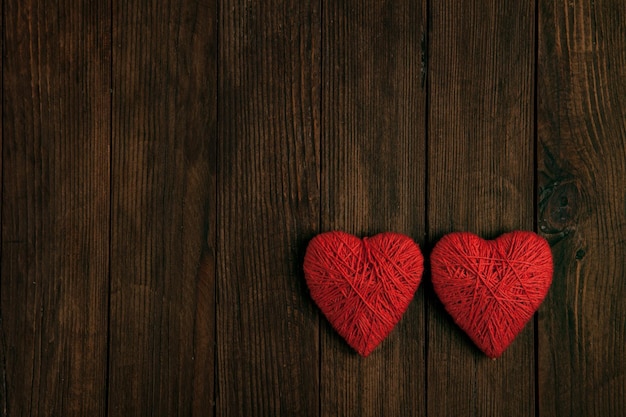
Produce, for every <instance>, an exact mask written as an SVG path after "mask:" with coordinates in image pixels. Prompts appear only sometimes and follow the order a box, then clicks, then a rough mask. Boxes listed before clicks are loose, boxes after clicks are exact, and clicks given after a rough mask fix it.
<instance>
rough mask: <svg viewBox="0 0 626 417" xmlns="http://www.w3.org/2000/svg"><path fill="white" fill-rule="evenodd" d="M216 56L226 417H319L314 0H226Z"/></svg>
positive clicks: (221, 409) (220, 339) (221, 390)
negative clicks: (309, 259) (308, 256)
mask: <svg viewBox="0 0 626 417" xmlns="http://www.w3.org/2000/svg"><path fill="white" fill-rule="evenodd" d="M219 21H220V29H219V30H220V48H219V51H220V52H219V101H220V118H219V128H218V132H219V161H220V162H219V168H220V178H219V186H218V188H219V196H218V202H219V212H218V221H219V230H218V235H219V236H218V244H219V253H218V258H217V261H218V275H217V282H218V291H217V302H218V305H217V329H218V332H217V344H218V346H217V348H218V355H217V360H218V371H219V374H218V389H217V391H218V397H217V414H218V415H220V416H250V415H255V416H278V415H289V416H307V415H309V416H317V415H318V414H319V413H318V408H319V391H318V385H319V362H318V358H319V352H318V349H319V348H318V344H319V340H318V314H317V312H316V311H315V310H314V309H313V303H312V301H311V300H310V297H309V296H308V291H307V290H306V285H305V283H304V277H303V274H302V257H303V256H304V249H305V247H306V244H307V242H308V241H309V240H310V239H311V237H312V236H313V235H314V234H315V233H316V232H317V231H318V230H319V154H320V147H319V120H320V117H319V94H320V90H319V83H320V73H319V50H320V44H319V33H320V28H319V24H320V23H319V21H320V16H319V3H312V2H308V1H300V0H284V1H280V0H274V1H267V2H239V1H224V2H223V3H222V4H221V7H220V18H219Z"/></svg>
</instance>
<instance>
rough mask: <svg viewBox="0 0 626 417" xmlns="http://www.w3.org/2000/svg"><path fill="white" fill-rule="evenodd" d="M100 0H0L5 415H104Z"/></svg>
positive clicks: (103, 36)
mask: <svg viewBox="0 0 626 417" xmlns="http://www.w3.org/2000/svg"><path fill="white" fill-rule="evenodd" d="M70 3H71V4H70ZM109 7H110V3H109V2H107V1H102V2H98V3H92V2H88V1H80V2H67V1H59V2H55V3H51V4H46V5H44V4H42V3H41V2H38V1H29V0H26V1H22V0H20V1H9V0H6V1H4V2H3V12H4V16H3V22H4V24H5V26H4V28H3V29H4V30H3V43H4V50H3V68H2V70H3V71H2V84H3V86H4V88H3V103H2V104H3V109H2V110H3V111H2V133H3V134H2V160H3V162H2V170H3V177H2V182H3V187H2V280H1V287H0V311H1V312H2V313H1V317H0V320H1V329H0V330H1V332H2V333H1V335H0V339H1V343H2V351H3V353H2V363H1V364H0V367H1V368H2V369H0V375H1V377H2V383H1V384H0V385H1V388H2V391H1V392H0V397H1V399H0V403H1V406H2V409H1V410H0V414H1V415H3V416H22V415H31V416H39V415H42V416H43V415H60V416H78V415H89V416H104V415H105V411H106V360H107V355H106V351H107V345H106V343H107V339H106V338H107V299H108V295H107V293H108V273H109V264H108V262H109V240H108V239H109V217H110V216H109V143H110V126H109V119H110V94H109V80H110V69H109V68H110V41H111V39H110V25H109V23H108V22H109V20H108V16H109Z"/></svg>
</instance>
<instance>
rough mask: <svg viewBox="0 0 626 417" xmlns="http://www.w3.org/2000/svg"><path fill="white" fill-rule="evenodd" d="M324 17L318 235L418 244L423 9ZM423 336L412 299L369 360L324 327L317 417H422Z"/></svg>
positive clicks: (344, 6)
mask: <svg viewBox="0 0 626 417" xmlns="http://www.w3.org/2000/svg"><path fill="white" fill-rule="evenodd" d="M322 9H323V11H324V16H323V19H322V22H323V27H322V39H323V40H324V42H323V46H322V51H323V57H322V64H323V65H322V80H323V87H322V168H323V170H322V174H323V175H322V181H321V184H322V219H323V221H322V230H323V231H328V230H337V229H338V230H344V231H346V232H349V233H353V234H356V235H358V236H360V237H362V236H367V235H373V234H376V233H380V232H384V231H395V232H399V233H404V234H406V235H409V236H411V237H412V238H413V239H415V240H416V241H417V242H418V243H423V238H424V232H425V213H426V210H425V202H424V197H425V194H424V186H425V173H426V167H425V135H424V130H425V98H426V94H425V90H424V89H423V88H422V44H423V37H424V33H425V30H426V2H425V1H416V2H401V3H397V2H392V1H386V2H378V1H367V2H359V1H347V2H334V1H328V2H324V4H323V7H322ZM318 314H320V316H321V313H318ZM424 334H425V332H424V300H423V297H422V292H421V291H419V290H418V295H417V296H416V299H415V300H414V302H413V303H412V304H411V305H410V306H409V309H408V310H407V312H406V313H405V315H404V317H403V319H402V320H401V321H400V323H399V324H398V325H397V326H396V328H395V329H394V330H393V331H392V333H391V334H390V335H389V337H388V338H387V339H386V340H384V341H383V342H382V343H381V345H379V346H378V348H377V349H376V350H375V351H374V352H373V353H372V354H371V355H370V356H368V357H367V358H361V357H360V356H359V355H358V354H357V353H355V352H354V351H352V350H351V348H350V347H349V346H348V345H347V344H346V343H345V342H344V341H343V339H341V337H340V336H338V335H337V334H336V333H335V331H334V330H333V329H332V328H331V326H330V325H329V324H328V322H327V321H326V320H325V319H324V318H322V325H321V336H322V337H321V349H322V351H321V354H322V364H321V365H322V371H321V372H322V374H321V388H320V391H321V392H320V393H321V401H320V403H321V407H322V410H321V414H322V415H324V416H382V415H389V416H393V415H407V414H409V415H424V413H425V398H424V381H425V378H424V376H425V365H424Z"/></svg>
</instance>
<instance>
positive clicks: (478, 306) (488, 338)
mask: <svg viewBox="0 0 626 417" xmlns="http://www.w3.org/2000/svg"><path fill="white" fill-rule="evenodd" d="M423 260H424V259H423V256H422V253H421V251H420V249H419V246H418V245H417V244H416V243H415V242H413V240H412V239H410V238H409V237H407V236H404V235H401V234H397V233H389V232H388V233H381V234H379V235H376V236H373V237H371V238H364V239H359V238H357V237H355V236H353V235H350V234H348V233H344V232H328V233H323V234H320V235H318V236H316V237H315V238H313V240H312V241H311V242H310V244H309V246H308V248H307V251H306V255H305V257H304V273H305V278H306V282H307V285H308V287H309V290H310V292H311V296H312V297H313V300H314V301H315V302H316V303H317V305H318V306H319V308H320V309H321V310H322V312H323V313H324V315H325V316H326V317H327V318H328V320H329V321H330V324H331V325H332V326H333V327H334V328H335V329H336V330H337V332H338V333H339V334H340V335H341V336H342V337H343V338H344V339H345V340H346V341H347V342H348V344H349V345H350V346H352V347H353V348H354V349H355V350H356V351H357V352H358V353H359V354H361V355H362V356H367V355H369V354H370V353H371V352H372V351H373V350H374V349H375V348H376V346H378V344H380V342H382V341H383V339H385V338H386V337H387V335H388V334H389V333H390V332H391V330H392V329H393V327H394V326H395V325H396V324H397V323H398V321H400V318H401V317H402V315H403V314H404V312H405V311H406V309H407V307H408V306H409V303H410V302H411V300H412V299H413V295H414V294H415V291H416V290H417V287H418V286H419V283H420V281H421V278H422V272H423V269H424V268H423ZM430 260H431V272H432V282H433V287H434V290H435V292H436V293H437V296H438V297H439V299H440V300H441V301H442V303H443V305H444V307H445V308H446V310H447V311H448V313H449V314H450V315H451V316H452V318H453V319H454V321H455V322H456V323H457V324H458V325H459V327H460V328H461V329H463V330H464V331H465V333H467V335H468V336H469V337H470V338H471V339H472V340H473V341H474V343H475V344H476V345H477V346H478V347H479V348H480V349H481V350H482V351H483V352H484V353H485V354H486V355H487V356H489V357H491V358H496V357H498V356H500V355H501V354H502V353H503V352H504V350H505V349H506V348H507V347H508V346H509V345H510V344H511V342H513V339H514V338H515V337H516V336H517V334H518V333H519V332H520V331H521V330H522V328H523V327H524V326H525V325H526V323H527V322H528V321H529V320H530V318H531V317H532V316H533V314H534V313H535V311H537V309H538V308H539V305H540V304H541V302H542V301H543V299H544V298H545V296H546V294H547V292H548V289H549V287H550V284H551V283H552V271H553V267H552V254H551V252H550V247H549V245H548V243H547V242H546V240H545V239H543V238H542V237H540V236H538V235H537V234H535V233H532V232H524V231H515V232H511V233H506V234H504V235H502V236H500V237H499V238H497V239H495V240H490V241H487V240H483V239H481V238H480V237H478V236H476V235H474V234H472V233H466V232H458V233H451V234H449V235H446V236H444V237H443V238H442V239H441V240H440V241H439V242H438V243H437V245H436V246H435V248H434V249H433V251H432V254H431V257H430Z"/></svg>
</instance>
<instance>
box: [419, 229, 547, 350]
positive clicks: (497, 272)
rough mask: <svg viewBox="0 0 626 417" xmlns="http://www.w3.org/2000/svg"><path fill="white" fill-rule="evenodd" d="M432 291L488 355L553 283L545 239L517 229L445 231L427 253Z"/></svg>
mask: <svg viewBox="0 0 626 417" xmlns="http://www.w3.org/2000/svg"><path fill="white" fill-rule="evenodd" d="M431 265H432V280H433V287H434V289H435V292H436V293H437V295H438V296H439V299H440V300H441V301H442V302H443V305H444V307H445V308H446V310H447V311H448V313H450V315H451V316H452V318H453V319H454V321H455V322H456V323H457V324H458V325H459V327H461V329H463V330H464V331H465V333H467V334H468V336H469V337H470V338H471V339H472V340H473V341H474V343H475V344H476V345H477V346H478V347H479V348H480V349H481V350H482V351H483V352H485V354H486V355H487V356H489V357H491V358H497V357H498V356H500V355H501V354H502V352H504V350H505V349H506V348H507V347H508V346H509V345H510V344H511V342H513V339H515V337H516V336H517V334H518V333H519V332H520V331H521V330H522V328H523V327H524V326H525V325H526V323H527V322H528V321H529V320H530V318H531V317H532V316H533V314H534V313H535V311H537V309H538V308H539V305H540V304H541V302H542V301H543V299H544V298H545V296H546V294H547V293H548V289H549V288H550V284H551V283H552V269H553V267H552V253H551V252H550V246H549V245H548V242H546V240H545V239H543V238H542V237H540V236H538V235H537V234H535V233H532V232H522V231H516V232H511V233H506V234H504V235H502V236H500V237H499V238H497V239H495V240H491V241H486V240H483V239H481V238H480V237H478V236H476V235H474V234H472V233H451V234H449V235H446V236H444V237H443V238H442V239H441V240H440V241H439V242H438V243H437V245H436V246H435V248H434V249H433V252H432V255H431Z"/></svg>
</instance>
